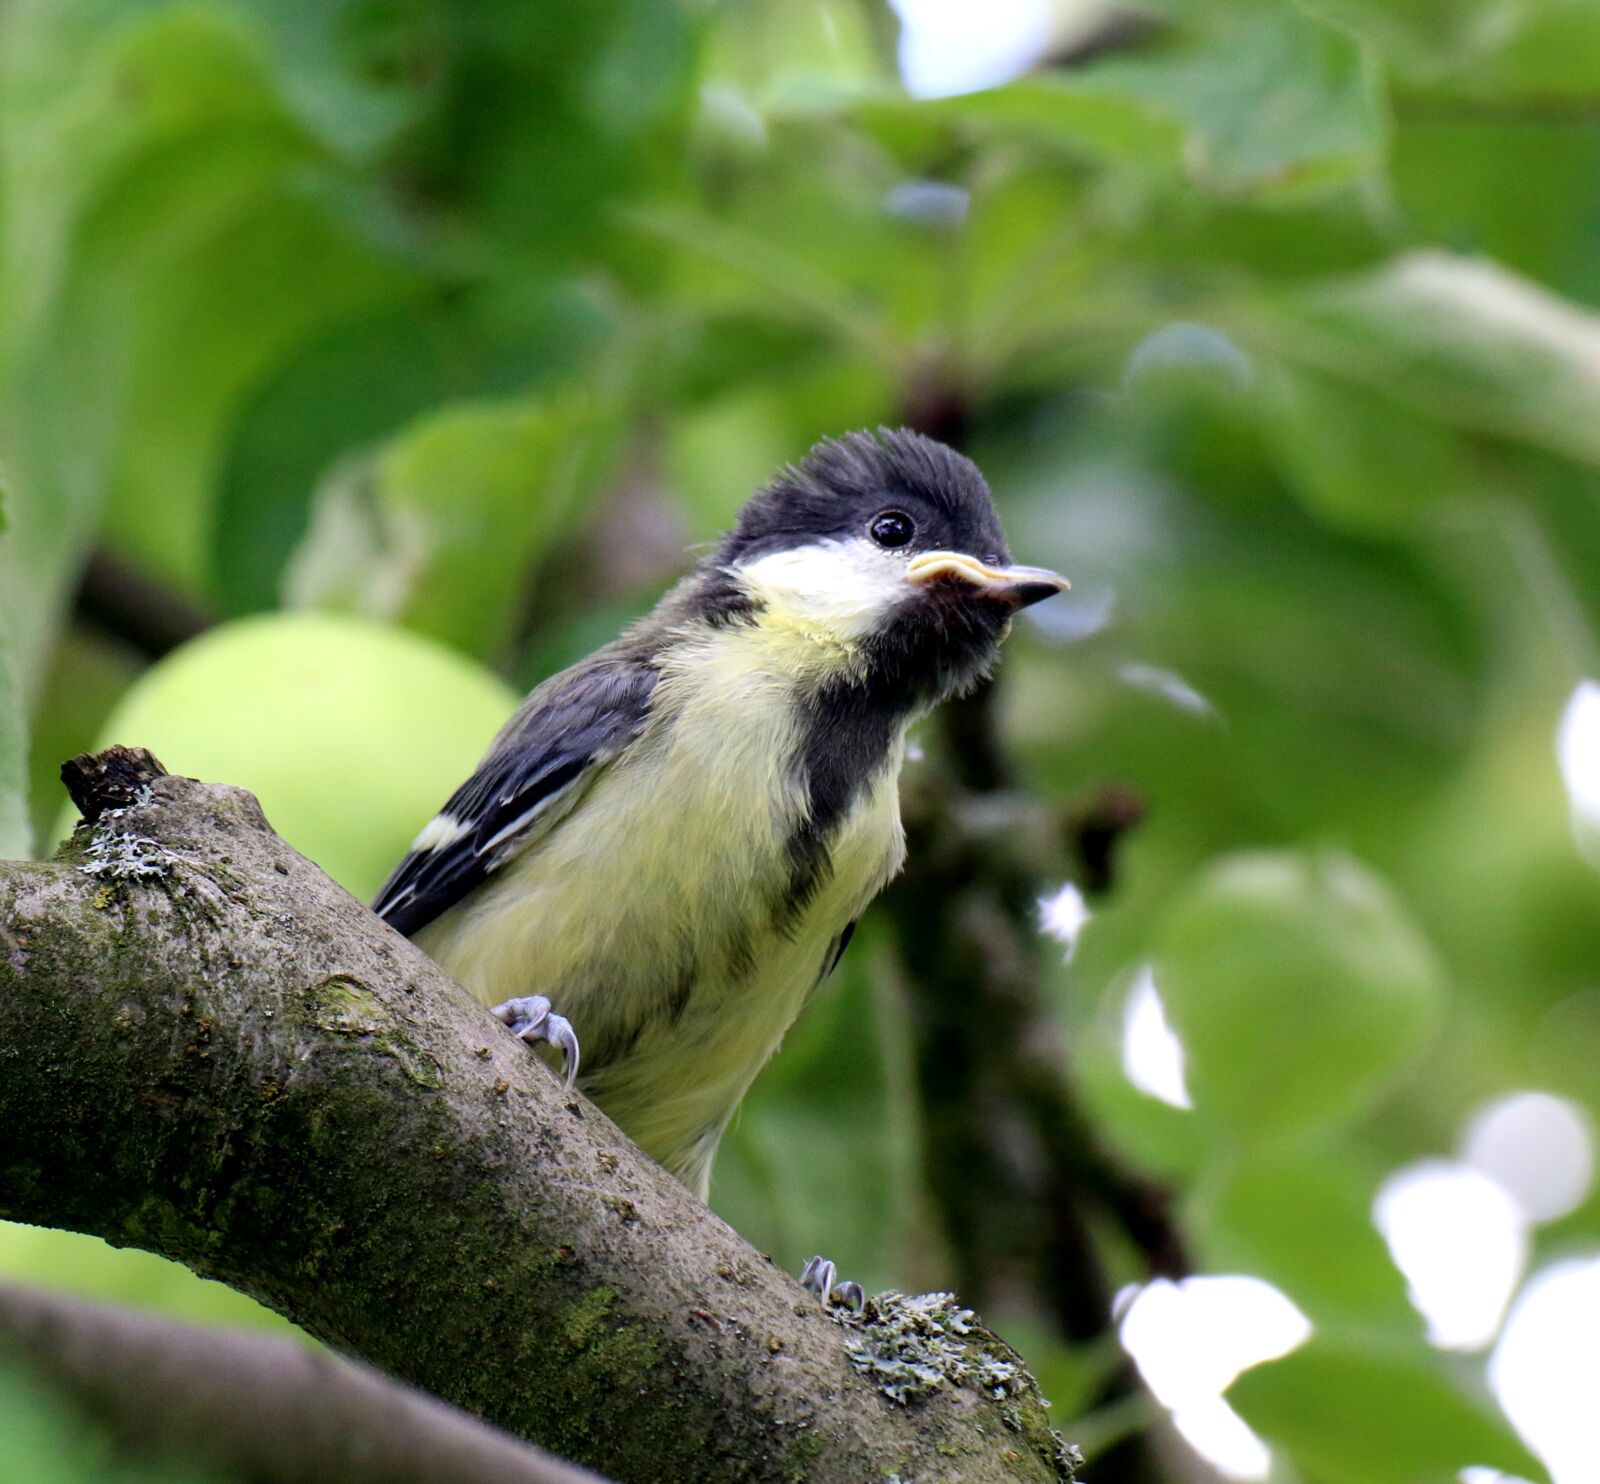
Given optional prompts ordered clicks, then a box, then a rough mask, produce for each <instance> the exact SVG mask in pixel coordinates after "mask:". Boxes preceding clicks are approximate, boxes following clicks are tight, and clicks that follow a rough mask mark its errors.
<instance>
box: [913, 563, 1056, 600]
mask: <svg viewBox="0 0 1600 1484" xmlns="http://www.w3.org/2000/svg"><path fill="white" fill-rule="evenodd" d="M906 580H907V581H908V582H910V583H911V584H912V585H913V586H914V587H926V586H927V585H928V584H929V583H931V582H965V583H969V584H970V585H971V586H973V587H975V588H977V589H978V590H979V591H981V592H982V593H983V594H984V596H986V597H991V598H994V599H995V600H997V601H998V602H1002V603H1006V604H1008V605H1009V606H1010V607H1011V609H1012V611H1013V612H1015V611H1016V610H1017V609H1018V608H1026V607H1028V606H1029V605H1030V604H1033V603H1042V602H1043V601H1044V600H1045V599H1046V598H1053V597H1054V596H1055V595H1056V594H1057V593H1059V592H1061V591H1062V589H1064V588H1066V587H1069V586H1070V585H1071V584H1070V583H1068V581H1067V579H1066V578H1065V577H1062V576H1061V575H1060V574H1059V573H1056V572H1051V571H1049V570H1047V569H1046V568H1044V567H991V566H989V565H988V564H987V563H986V562H980V561H979V560H978V559H977V557H973V556H968V555H967V554H966V553H965V552H960V551H925V552H923V553H922V555H921V556H917V557H913V558H912V559H911V562H910V564H909V565H908V566H907V567H906Z"/></svg>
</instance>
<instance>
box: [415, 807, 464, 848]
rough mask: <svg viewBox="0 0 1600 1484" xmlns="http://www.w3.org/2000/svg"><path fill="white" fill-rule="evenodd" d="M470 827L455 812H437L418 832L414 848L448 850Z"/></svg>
mask: <svg viewBox="0 0 1600 1484" xmlns="http://www.w3.org/2000/svg"><path fill="white" fill-rule="evenodd" d="M467 830H468V827H467V826H466V825H464V824H462V822H461V821H460V820H459V819H457V818H456V817H455V816H454V815H453V814H435V815H434V816H433V818H432V819H430V820H429V821H428V822H427V823H426V824H425V825H423V827H422V829H421V830H420V831H419V832H418V834H417V838H416V839H415V840H413V841H412V842H411V848H412V849H413V850H417V851H422V850H448V849H449V848H450V846H452V845H454V844H455V843H456V841H457V840H459V839H460V838H461V837H462V836H463V835H465V834H466V833H467Z"/></svg>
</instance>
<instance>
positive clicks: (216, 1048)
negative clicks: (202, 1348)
mask: <svg viewBox="0 0 1600 1484" xmlns="http://www.w3.org/2000/svg"><path fill="white" fill-rule="evenodd" d="M151 762H153V760H148V757H147V755H146V757H145V759H140V758H138V757H134V758H132V759H131V760H130V759H129V758H126V757H124V758H121V759H119V760H118V762H117V763H116V764H115V765H112V764H110V763H108V762H107V761H106V760H105V759H102V760H100V761H99V762H98V763H95V764H93V765H89V764H81V765H80V766H78V767H77V768H76V769H75V774H74V776H75V778H76V779H82V778H104V777H106V776H107V775H111V774H117V773H118V772H119V770H124V771H125V770H127V769H131V770H132V771H131V773H130V775H129V776H128V777H127V778H126V779H125V780H124V785H125V786H123V787H122V788H121V790H120V791H117V790H116V789H113V790H112V792H111V794H110V795H109V796H102V797H100V798H99V801H98V807H101V808H102V809H104V812H103V813H101V815H100V817H99V820H98V822H97V823H96V824H95V825H93V826H87V825H85V826H82V827H80V829H79V831H78V833H77V835H76V836H75V837H74V840H73V842H72V843H71V845H69V846H68V847H67V848H66V850H65V851H64V852H63V854H62V856H61V857H59V858H58V859H57V860H56V861H53V862H49V863H44V864H22V863H11V864H5V865H0V1215H3V1216H6V1217H10V1218H13V1219H18V1220H22V1221H28V1222H33V1223H35V1224H39V1225H47V1226H63V1227H69V1228H71V1229H73V1230H77V1231H84V1232H91V1233H94V1234H96V1235H98V1236H101V1237H104V1238H106V1239H107V1240H108V1241H110V1242H112V1243H114V1244H119V1245H122V1244H127V1245H135V1246H140V1247H144V1248H147V1249H149V1250H151V1251H155V1252H159V1253H162V1254H163V1255H165V1256H168V1257H172V1258H176V1259H177V1260H179V1261H181V1262H184V1263H187V1264H188V1265H189V1266H190V1267H192V1268H194V1269H195V1270H196V1271H198V1272H200V1273H203V1274H205V1275H206V1276H208V1277H213V1278H219V1279H221V1280H223V1281H224V1282H227V1283H231V1284H232V1285H233V1286H235V1287H237V1288H240V1289H242V1290H243V1291H245V1292H246V1293H250V1294H252V1295H254V1296H255V1297H256V1298H258V1299H260V1300H262V1301H263V1302H264V1303H267V1304H269V1305H270V1306H271V1307H273V1308H275V1309H277V1310H279V1311H280V1312H281V1313H284V1314H286V1315H288V1316H289V1317H290V1318H291V1319H293V1320H295V1321H296V1322H298V1323H299V1324H301V1325H302V1326H304V1327H305V1328H306V1329H307V1330H309V1331H310V1332H311V1333H313V1334H315V1335H317V1336H319V1337H320V1338H322V1339H324V1340H326V1341H328V1342H329V1343H330V1344H332V1345H335V1346H338V1347H340V1348H343V1349H345V1350H348V1351H350V1352H353V1353H354V1354H356V1355H359V1356H361V1357H363V1358H365V1359H366V1360H368V1361H370V1362H372V1363H374V1364H376V1365H378V1366H380V1367H382V1368H383V1369H385V1370H387V1371H389V1372H391V1373H392V1374H394V1375H395V1376H397V1377H399V1378H401V1379H402V1380H405V1381H408V1382H411V1383H412V1384H414V1385H418V1386H420V1387H422V1388H424V1389H425V1390H427V1391H430V1392H432V1393H434V1394H435V1395H437V1396H439V1397H442V1398H444V1399H446V1400H448V1401H452V1402H454V1403H456V1404H457V1405H460V1406H462V1407H465V1408H466V1409H467V1410H468V1411H470V1412H473V1413H475V1414H477V1415H478V1416H481V1417H483V1418H486V1419H488V1420H490V1421H493V1422H495V1423H497V1424H499V1425H500V1426H502V1427H504V1428H506V1429H507V1430H508V1431H511V1432H513V1433H515V1434H517V1435H518V1436H521V1437H524V1438H527V1439H530V1440H534V1441H537V1442H539V1443H540V1444H542V1445H543V1446H545V1447H547V1448H549V1449H551V1450H552V1451H553V1452H556V1453H558V1454H561V1455H562V1456H564V1457H568V1458H573V1459H576V1460H578V1461H581V1462H583V1463H585V1464H587V1465H589V1466H591V1467H593V1468H596V1469H598V1470H600V1471H601V1472H603V1473H605V1474H608V1475H611V1476H613V1477H614V1478H617V1479H619V1480H622V1481H624V1484H627V1481H634V1480H639V1481H643V1480H659V1479H662V1478H694V1479H697V1480H703V1481H708V1484H709V1481H717V1480H724V1479H726V1480H732V1479H740V1480H787V1479H792V1478H804V1479H806V1480H808V1481H816V1484H829V1481H834V1480H839V1481H843V1480H849V1481H851V1484H856V1481H859V1480H862V1479H871V1478H885V1477H887V1476H889V1475H890V1474H892V1473H898V1474H899V1475H900V1477H901V1478H902V1479H903V1480H907V1481H908V1484H909V1481H911V1480H935V1479H937V1480H950V1479H964V1480H973V1481H977V1480H1000V1479H1025V1480H1047V1479H1052V1478H1061V1477H1065V1472H1066V1467H1065V1462H1064V1455H1063V1453H1062V1451H1061V1449H1060V1444H1059V1440H1058V1439H1056V1438H1055V1436H1054V1435H1053V1434H1052V1433H1051V1432H1050V1430H1049V1428H1048V1424H1047V1422H1046V1416H1045V1413H1044V1411H1043V1409H1042V1406H1041V1404H1040V1401H1039V1398H1038V1396H1037V1392H1036V1391H1035V1390H1034V1389H1033V1388H1032V1387H1031V1386H1028V1385H1017V1386H1009V1387H1001V1388H999V1389H1000V1390H1002V1391H1003V1392H1004V1393H1005V1394H1004V1395H1002V1396H1001V1397H999V1398H998V1399H997V1398H995V1397H994V1396H992V1395H986V1394H983V1393H981V1392H980V1391H979V1390H978V1389H976V1388H975V1387H972V1386H957V1385H954V1384H952V1383H944V1384H941V1385H940V1386H938V1387H937V1389H935V1390H934V1391H933V1393H932V1394H931V1395H929V1396H928V1397H927V1398H926V1399H924V1400H921V1401H918V1402H916V1403H913V1404H911V1405H908V1406H902V1405H897V1404H895V1403H894V1402H892V1401H890V1400H888V1399H887V1397H886V1396H885V1395H884V1393H883V1392H881V1391H880V1390H879V1388H878V1380H879V1379H880V1378H879V1377H877V1376H875V1375H874V1374H872V1373H870V1372H869V1371H867V1370H864V1369H863V1368H862V1367H861V1364H860V1361H861V1359H862V1357H860V1356H858V1357H857V1358H856V1362H855V1363H853V1362H852V1352H851V1346H852V1345H856V1346H862V1345H863V1344H865V1345H866V1346H867V1348H868V1349H869V1350H871V1349H874V1348H876V1346H877V1343H878V1341H879V1340H880V1339H882V1340H883V1341H884V1343H888V1340H887V1336H886V1335H885V1336H875V1335H874V1334H873V1333H872V1332H871V1331H861V1330H852V1329H851V1328H850V1327H847V1326H845V1325H843V1324H840V1323H838V1322H835V1320H833V1319H832V1318H830V1317H828V1316H827V1315H826V1314H825V1313H824V1312H823V1311H822V1309H821V1308H820V1307H819V1306H818V1304H817V1303H816V1302H815V1301H814V1300H812V1299H811V1298H810V1296H808V1295H807V1294H806V1293H805V1292H804V1291H803V1290H801V1289H800V1288H799V1287H798V1285H797V1284H796V1283H795V1282H794V1281H793V1280H792V1279H790V1278H789V1277H787V1276H786V1275H785V1274H783V1273H781V1272H779V1271H778V1270H777V1269H775V1268H774V1267H773V1266H772V1265H771V1263H770V1261H768V1260H766V1259H764V1258H762V1257H761V1256H760V1255H758V1254H757V1253H755V1252H754V1251H752V1250H751V1249H750V1248H749V1247H748V1246H746V1245H745V1244H744V1243H743V1242H742V1241H741V1240H740V1239H739V1237H738V1236H737V1235H736V1234H735V1233H734V1232H733V1231H732V1230H731V1229H730V1228H729V1227H727V1226H726V1225H725V1224H724V1223H722V1222H721V1221H719V1220H717V1219H716V1218H715V1217H714V1216H712V1215H711V1214H710V1213H709V1212H708V1211H707V1210H705V1208H704V1207H702V1206H701V1205H700V1204H699V1203H698V1202H697V1201H695V1200H694V1199H693V1198H692V1197H691V1196H690V1195H689V1194H688V1193H687V1192H686V1191H685V1190H684V1189H683V1188H682V1187H681V1186H679V1185H678V1184H677V1183H676V1182H675V1181H673V1180H672V1179H671V1178H670V1177H668V1176H667V1175H666V1174H665V1173H664V1172H663V1171H662V1170H660V1169H659V1168H658V1167H657V1166H656V1165H654V1164H653V1163H652V1162H651V1161H649V1160H648V1159H646V1158H645V1157H644V1156H643V1155H642V1154H640V1153H639V1151H638V1150H637V1149H635V1148H634V1147H633V1145H632V1144H630V1143H629V1142H628V1141H627V1140H626V1139H625V1138H624V1137H623V1136H622V1135H621V1133H620V1132H619V1131H618V1130H617V1129H616V1128H615V1127H614V1126H613V1125H612V1124H611V1123H610V1122H609V1121H608V1120H607V1119H606V1118H605V1117H604V1116H603V1115H602V1114H600V1113H599V1112H598V1110H596V1109H595V1108H594V1107H593V1106H592V1105H591V1104H589V1103H587V1102H585V1101H584V1100H583V1099H582V1098H581V1097H578V1096H576V1095H573V1094H570V1093H566V1092H563V1091H562V1089H561V1087H560V1084H559V1082H558V1080H557V1079H556V1078H555V1077H554V1076H553V1075H552V1074H551V1073H550V1071H549V1070H548V1069H547V1068H546V1067H545V1066H544V1065H543V1064H542V1063H540V1062H539V1061H538V1059H537V1058H535V1057H533V1056H530V1055H529V1054H528V1051H527V1048H526V1047H524V1046H523V1045H522V1044H521V1043H520V1042H518V1041H516V1040H514V1039H513V1038H511V1037H510V1036H507V1035H506V1034H505V1033H504V1032H503V1030H502V1029H501V1028H500V1027H499V1026H498V1025H497V1024H496V1023H495V1022H494V1021H493V1020H492V1018H490V1017H489V1016H488V1015H487V1014H486V1012H484V1011H483V1010H482V1008H481V1007H479V1006H478V1005H477V1004H476V1003H475V1002H473V1001H471V1000H470V999H469V998H468V997H467V996H466V995H465V994H464V993H463V992H462V991H461V990H460V989H459V988H457V987H456V986H455V985H454V984H452V983H451V982H450V981H449V980H448V979H447V978H445V976H444V975H443V974H442V973H441V972H440V970H439V969H438V968H437V967H435V966H434V965H433V964H432V963H431V961H429V960H428V959H427V958H426V957H425V956H424V955H423V954H421V953H420V952H419V951H417V950H416V949H415V948H413V947H412V946H411V945H410V944H409V943H407V942H406V941H405V940H404V939H402V938H400V937H399V936H397V935H396V934H395V933H393V932H392V931H390V929H389V928H387V927H386V926H385V925H384V924H383V923H381V922H380V921H379V920H378V919H377V918H376V917H374V916H373V915H372V914H371V913H370V912H368V911H367V910H366V909H365V908H364V907H363V906H361V905H360V904H359V903H357V902H356V901H354V900H353V899H352V898H351V897H349V896H348V895H347V894H346V893H345V892H344V891H342V890H341V889H340V888H338V887H337V886H335V885H334V884H333V883H332V882H330V881H328V880H327V878H326V877H324V876H323V875H322V874H321V873H320V872H319V871H318V870H317V869H316V868H315V867H314V866H312V865H310V864H309V863H308V862H306V861H305V860H303V859H302V858H301V857H299V856H298V855H296V854H295V853H294V852H293V851H292V850H291V849H290V848H289V847H288V846H286V845H285V844H284V843H283V842H282V841H281V840H279V839H278V838H277V837H276V836H275V835H274V834H273V833H272V832H271V830H270V828H269V827H268V825H267V823H266V821H265V819H264V818H263V817H262V815H261V811H260V809H259V807H258V806H257V804H256V802H255V800H254V799H253V798H252V797H251V796H250V795H248V794H246V793H244V792H242V791H241V790H237V789H231V788H225V787H219V786H212V785H204V784H199V783H195V782H193V781H192V780H187V779H179V778H169V777H165V776H161V777H156V778H155V779H154V780H153V781H151V782H140V781H139V778H140V771H139V770H140V768H141V767H143V768H144V771H145V772H150V771H153V769H152V768H151V767H150V766H149V763H151ZM130 789H131V794H130V792H129V790H130ZM101 793H102V795H103V794H104V791H103V790H102V791H101ZM124 798H126V799H128V800H129V802H127V803H125V804H120V803H118V800H120V799H124ZM108 803H109V804H110V805H111V807H109V808H106V807H105V805H106V804H108ZM817 1235H818V1239H819V1245H825V1244H826V1238H827V1234H826V1233H818V1234H817ZM965 1343H968V1344H970V1345H971V1346H972V1347H973V1348H974V1350H975V1351H988V1352H990V1353H991V1354H992V1355H995V1356H1001V1357H1005V1358H1007V1359H1010V1358H1011V1356H1010V1352H1009V1351H1007V1350H1006V1349H1005V1347H1004V1346H1003V1345H1002V1344H1001V1342H999V1341H998V1340H995V1339H994V1338H993V1337H992V1336H989V1335H988V1334H987V1333H986V1332H983V1331H981V1330H979V1331H976V1332H975V1333H974V1334H973V1335H972V1336H971V1337H970V1338H969V1339H968V1340H967V1341H965ZM878 1354H879V1357H880V1359H881V1356H882V1352H881V1350H880V1351H879V1352H878ZM980 1371H981V1368H977V1367H975V1373H978V1372H980Z"/></svg>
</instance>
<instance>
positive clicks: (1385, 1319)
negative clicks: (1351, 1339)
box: [1185, 1151, 1422, 1339]
mask: <svg viewBox="0 0 1600 1484" xmlns="http://www.w3.org/2000/svg"><path fill="white" fill-rule="evenodd" d="M1381 1178H1382V1177H1381V1172H1379V1171H1377V1170H1375V1169H1368V1168H1367V1167H1366V1166H1365V1165H1364V1164H1363V1163H1362V1162H1361V1161H1360V1160H1358V1159H1357V1158H1355V1157H1354V1156H1353V1155H1351V1154H1349V1153H1345V1152H1342V1151H1341V1152H1333V1151H1329V1152H1327V1153H1324V1154H1321V1155H1319V1156H1318V1157H1317V1158H1316V1159H1305V1158H1284V1157H1282V1156H1274V1155H1270V1154H1268V1155H1256V1156H1254V1157H1251V1158H1247V1159H1245V1160H1243V1161H1240V1162H1238V1163H1230V1164H1228V1165H1226V1166H1223V1167H1221V1168H1214V1169H1213V1170H1212V1171H1211V1172H1210V1173H1209V1174H1207V1175H1205V1176H1202V1178H1201V1179H1200V1180H1199V1181H1198V1182H1197V1184H1196V1185H1195V1187H1194V1189H1193V1190H1192V1191H1191V1193H1190V1196H1189V1199H1188V1201H1187V1203H1186V1205H1185V1227H1186V1229H1187V1231H1188V1232H1189V1234H1190V1239H1191V1241H1192V1242H1193V1243H1194V1248H1195V1253H1196V1258H1197V1263H1198V1266H1199V1267H1200V1268H1201V1269H1202V1270H1204V1271H1208V1272H1222V1273H1231V1272H1238V1273H1253V1274H1255V1275H1256V1276H1257V1277H1260V1278H1265V1279H1266V1280H1267V1281H1268V1282H1269V1283H1272V1284H1274V1285H1275V1286H1277V1287H1278V1288H1281V1289H1282V1290H1283V1291H1284V1292H1285V1293H1287V1294H1288V1295H1289V1297H1290V1298H1292V1299H1293V1300H1294V1301H1295V1303H1296V1304H1298V1305H1299V1306H1300V1308H1301V1309H1303V1310H1304V1311H1305V1313H1306V1316H1307V1317H1308V1318H1309V1319H1310V1320H1311V1321H1312V1323H1313V1324H1315V1325H1316V1326H1317V1327H1318V1328H1319V1329H1322V1328H1325V1327H1326V1326H1328V1325H1330V1324H1333V1325H1344V1326H1349V1325H1361V1326H1365V1327H1367V1328H1368V1329H1381V1330H1384V1331H1386V1332H1389V1333H1391V1334H1394V1335H1397V1336H1400V1337H1403V1338H1408V1339H1420V1338H1421V1335H1422V1321H1421V1320H1420V1318H1419V1317H1418V1315H1417V1312H1416V1310H1415V1309H1414V1308H1413V1307H1412V1305H1411V1303H1410V1301H1409V1300H1408V1299H1407V1297H1406V1289H1405V1281H1404V1280H1403V1279H1402V1278H1401V1276H1400V1271H1399V1269H1398V1268H1396V1267H1395V1265H1394V1262H1393V1261H1392V1259H1391V1258H1390V1256H1389V1252H1388V1249H1387V1248H1386V1247H1385V1246H1384V1243H1383V1240H1382V1238H1381V1237H1380V1236H1379V1235H1378V1231H1377V1228H1376V1227H1375V1226H1374V1225H1373V1223H1372V1199H1373V1196H1374V1195H1375V1194H1376V1192H1377V1188H1378V1185H1379V1182H1380V1180H1381Z"/></svg>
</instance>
